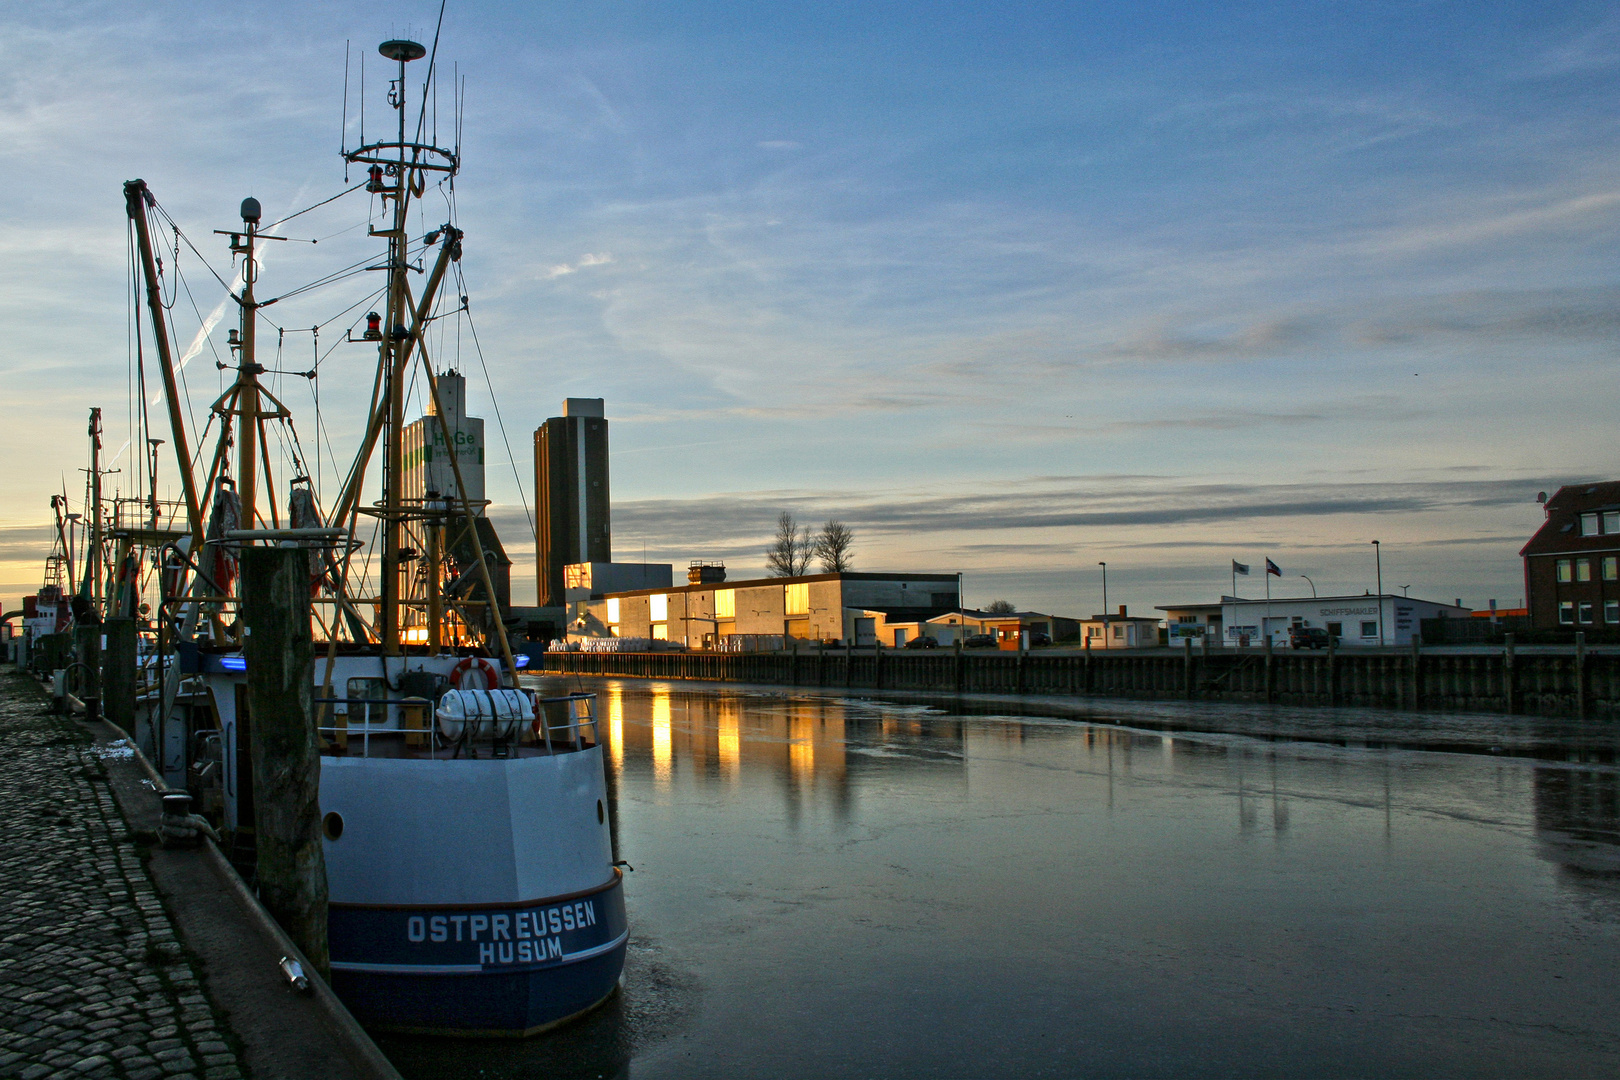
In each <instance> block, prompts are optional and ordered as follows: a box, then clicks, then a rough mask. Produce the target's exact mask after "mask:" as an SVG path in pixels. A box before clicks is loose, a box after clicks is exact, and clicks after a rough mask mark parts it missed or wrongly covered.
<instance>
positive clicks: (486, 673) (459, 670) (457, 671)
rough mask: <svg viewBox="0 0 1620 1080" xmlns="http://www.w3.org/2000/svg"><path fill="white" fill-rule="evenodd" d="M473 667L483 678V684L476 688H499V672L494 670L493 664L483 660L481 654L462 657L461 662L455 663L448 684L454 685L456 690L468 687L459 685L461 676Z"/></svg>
mask: <svg viewBox="0 0 1620 1080" xmlns="http://www.w3.org/2000/svg"><path fill="white" fill-rule="evenodd" d="M474 668H477V669H478V673H479V674H480V675H481V676H483V679H484V685H483V686H481V687H478V688H477V689H480V690H499V689H500V688H501V676H500V673H499V672H498V671H496V670H495V665H494V664H492V663H490V662H489V661H488V660H485V659H484V658H483V657H482V656H465V657H462V660H461V663H459V664H457V665H456V666H455V667H454V668H453V669H451V672H450V685H452V686H454V687H455V688H456V689H457V690H466V689H468V687H465V686H462V685H461V677H462V676H463V675H465V674H467V672H469V671H472V670H473V669H474Z"/></svg>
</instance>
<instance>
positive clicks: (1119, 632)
mask: <svg viewBox="0 0 1620 1080" xmlns="http://www.w3.org/2000/svg"><path fill="white" fill-rule="evenodd" d="M1124 637H1125V628H1124V627H1123V626H1121V625H1120V624H1119V623H1115V624H1114V640H1116V641H1118V640H1121V639H1122V638H1124Z"/></svg>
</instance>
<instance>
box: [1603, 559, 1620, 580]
mask: <svg viewBox="0 0 1620 1080" xmlns="http://www.w3.org/2000/svg"><path fill="white" fill-rule="evenodd" d="M1617 579H1620V558H1616V557H1615V556H1613V555H1608V556H1605V557H1604V559H1603V580H1604V581H1615V580H1617Z"/></svg>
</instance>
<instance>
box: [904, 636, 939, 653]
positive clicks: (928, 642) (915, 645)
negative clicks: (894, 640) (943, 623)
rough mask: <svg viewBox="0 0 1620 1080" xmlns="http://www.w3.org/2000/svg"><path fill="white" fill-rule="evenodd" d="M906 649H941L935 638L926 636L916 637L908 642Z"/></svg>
mask: <svg viewBox="0 0 1620 1080" xmlns="http://www.w3.org/2000/svg"><path fill="white" fill-rule="evenodd" d="M906 648H908V649H937V648H939V642H937V641H935V640H934V639H933V638H931V637H928V636H927V635H926V634H925V635H923V636H922V637H914V638H912V639H911V640H910V641H908V642H906Z"/></svg>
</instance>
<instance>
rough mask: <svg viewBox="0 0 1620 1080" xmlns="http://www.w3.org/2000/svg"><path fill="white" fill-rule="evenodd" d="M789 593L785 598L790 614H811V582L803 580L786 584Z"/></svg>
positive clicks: (785, 587)
mask: <svg viewBox="0 0 1620 1080" xmlns="http://www.w3.org/2000/svg"><path fill="white" fill-rule="evenodd" d="M783 588H784V589H785V590H786V592H787V595H786V596H785V597H784V598H783V599H784V602H785V603H786V605H787V614H789V615H808V614H810V583H809V582H802V583H800V584H798V585H785V586H783Z"/></svg>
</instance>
